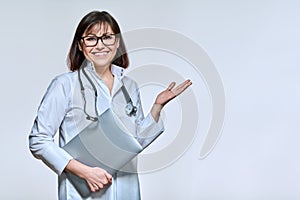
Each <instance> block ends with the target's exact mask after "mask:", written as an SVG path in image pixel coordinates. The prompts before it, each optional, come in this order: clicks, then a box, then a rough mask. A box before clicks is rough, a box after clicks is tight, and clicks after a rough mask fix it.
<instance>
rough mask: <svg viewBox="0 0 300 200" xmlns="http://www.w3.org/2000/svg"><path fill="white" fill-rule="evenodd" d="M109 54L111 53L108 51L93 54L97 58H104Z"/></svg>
mask: <svg viewBox="0 0 300 200" xmlns="http://www.w3.org/2000/svg"><path fill="white" fill-rule="evenodd" d="M108 53H109V52H108V51H101V52H92V54H93V55H95V56H104V55H107V54H108Z"/></svg>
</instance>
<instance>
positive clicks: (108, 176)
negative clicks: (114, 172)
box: [105, 172, 112, 183]
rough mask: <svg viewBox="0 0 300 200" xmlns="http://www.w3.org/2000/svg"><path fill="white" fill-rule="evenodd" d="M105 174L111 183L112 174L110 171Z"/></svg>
mask: <svg viewBox="0 0 300 200" xmlns="http://www.w3.org/2000/svg"><path fill="white" fill-rule="evenodd" d="M105 176H106V178H107V180H108V182H110V183H111V182H112V176H111V175H110V174H109V173H107V172H105Z"/></svg>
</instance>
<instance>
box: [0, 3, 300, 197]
mask: <svg viewBox="0 0 300 200" xmlns="http://www.w3.org/2000/svg"><path fill="white" fill-rule="evenodd" d="M94 9H99V10H108V11H110V12H111V14H112V15H113V16H114V17H115V18H116V19H117V21H118V22H119V24H120V25H121V28H122V30H123V31H129V30H132V29H136V28H142V27H160V28H167V29H171V30H175V31H178V32H179V33H181V34H184V35H186V36H188V37H190V38H191V39H192V40H194V41H195V42H196V43H198V44H199V45H200V46H202V47H203V48H204V49H205V50H206V51H207V53H208V55H209V56H210V58H211V59H212V60H213V62H214V64H215V65H216V67H217V69H218V71H219V73H220V75H221V77H222V79H223V83H224V87H225V94H226V119H225V124H224V128H223V132H222V136H221V138H220V140H219V142H218V143H217V145H216V147H215V148H214V150H213V151H212V153H211V154H210V155H209V156H208V157H206V158H205V159H203V160H199V159H198V157H199V152H200V147H201V144H202V142H203V134H202V133H204V131H200V130H205V129H206V128H207V127H208V125H207V124H208V122H209V119H207V118H209V114H210V112H211V111H210V110H209V109H208V108H206V107H209V100H208V97H209V95H208V94H207V91H205V87H203V83H202V80H200V79H197V80H193V81H194V82H195V85H194V86H193V89H192V90H193V91H194V92H195V93H196V92H197V91H198V90H200V91H202V94H201V95H202V96H203V101H201V100H200V99H198V104H199V108H203V109H202V111H203V112H202V113H199V119H203V121H201V120H200V125H199V134H198V136H197V138H195V141H194V142H193V144H192V146H191V147H190V148H189V149H188V150H187V151H186V152H185V154H184V155H183V157H181V158H180V159H179V160H177V162H175V163H173V164H172V165H170V166H168V167H166V168H164V169H161V170H159V171H156V172H153V173H146V174H141V185H142V196H143V199H144V200H153V199H158V200H160V199H166V197H169V198H170V199H176V200H177V199H178V200H181V199H192V200H194V199H195V200H196V199H197V200H198V199H205V200H221V199H222V200H224V199H225V200H241V199H243V200H248V199H249V200H250V199H251V200H262V199H264V200H276V199H278V200H282V199H288V200H296V199H300V192H299V186H300V170H299V169H300V161H299V152H300V145H299V141H300V136H299V111H300V106H299V102H300V94H299V89H298V87H299V85H300V80H299V75H300V69H299V64H300V56H299V52H300V51H299V50H300V13H299V10H300V3H299V1H297V0H294V1H293V0H273V1H271V0H263V1H259V0H251V1H250V0H246V1H238V0H228V1H222V0H211V1H208V0H207V1H204V0H197V1H196V0H194V1H171V0H169V1H159V0H152V1H147V2H146V1H144V2H142V1H99V0H97V1H96V0H95V1H91V0H86V1H79V0H63V1H58V0H53V1H50V0H48V1H45V0H39V1H37V0H27V1H20V0H19V1H14V0H12V1H7V2H5V1H2V2H1V8H0V11H1V12H0V22H1V29H0V34H1V50H0V51H1V54H0V55H1V72H2V73H1V79H0V81H1V84H0V91H1V100H0V101H1V104H0V108H1V120H0V121H1V145H0V154H1V170H0V177H1V183H0V188H1V192H0V198H1V199H37V200H40V199H43V200H45V199H56V198H57V194H56V192H57V191H56V182H57V181H56V175H55V174H54V173H53V172H52V171H50V170H49V169H48V168H47V167H45V165H43V164H42V163H41V162H39V161H38V160H36V159H34V158H33V157H32V155H31V154H30V152H29V150H28V144H27V143H28V140H27V137H28V133H29V131H30V128H31V126H32V122H33V119H34V117H35V114H36V110H37V107H38V105H39V102H40V100H41V98H42V95H43V93H44V92H45V90H46V87H47V86H48V84H49V82H50V80H51V79H52V78H53V77H54V76H56V75H57V74H60V73H63V72H66V71H67V67H66V64H65V63H66V62H65V60H66V55H67V52H68V49H69V46H70V42H71V40H72V37H73V34H74V31H75V28H76V26H77V24H78V22H79V20H80V19H81V18H82V17H83V16H84V15H85V14H86V13H87V12H89V11H91V10H94ZM147 39H156V38H147ZM174 42H176V41H174ZM155 53H157V52H155ZM155 53H154V54H153V55H155ZM154 57H155V56H154ZM132 59H136V60H135V61H132V63H134V62H137V63H141V64H142V63H143V62H142V57H140V58H139V57H138V56H134V55H133V56H132ZM139 59H140V60H139ZM157 62H158V61H157ZM163 64H164V63H163ZM191 76H192V75H191ZM157 89H158V88H156V90H157ZM202 89H203V90H202ZM149 92H151V89H150V88H149V87H146V89H144V90H143V91H142V93H145V98H143V99H144V103H145V110H147V108H148V107H149V105H151V102H150V100H149V99H148V98H147V93H149ZM153 98H154V97H153ZM151 100H152V99H151ZM172 106H173V107H174V109H170V108H172ZM179 111H180V106H178V103H176V101H175V103H173V104H171V105H170V106H169V108H168V110H166V111H165V115H166V120H167V126H169V127H170V123H171V122H170V121H172V120H170V118H168V117H167V116H168V115H169V116H174V114H175V115H176V114H177V116H178V113H180V112H179ZM172 112H176V113H174V114H173V113H172ZM168 113H169V114H168ZM205 116H207V117H206V118H205ZM205 119H206V120H205ZM174 120H180V116H178V118H176V119H174ZM173 128H174V127H173ZM175 128H178V127H175ZM169 130H170V129H169ZM170 134H172V133H170V131H169V132H167V135H169V136H166V137H165V138H162V139H161V140H160V141H158V143H157V144H156V146H155V144H154V146H153V149H152V151H155V148H162V147H163V146H161V145H162V144H164V142H165V141H167V139H168V138H169V139H170V138H172V137H173V136H170ZM162 141H164V142H162ZM150 150H151V149H150Z"/></svg>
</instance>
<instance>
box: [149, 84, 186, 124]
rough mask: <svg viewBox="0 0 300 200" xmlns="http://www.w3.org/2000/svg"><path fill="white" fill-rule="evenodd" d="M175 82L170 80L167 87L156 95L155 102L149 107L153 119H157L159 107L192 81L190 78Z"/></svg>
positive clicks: (178, 93)
mask: <svg viewBox="0 0 300 200" xmlns="http://www.w3.org/2000/svg"><path fill="white" fill-rule="evenodd" d="M175 85H176V83H175V82H172V83H171V84H170V85H169V87H168V88H167V89H166V90H164V91H162V92H161V93H159V94H158V95H157V97H156V100H155V103H154V105H153V107H152V109H151V114H152V117H153V118H154V120H155V121H158V118H159V115H160V111H161V109H162V108H163V107H164V106H165V105H166V104H167V103H168V102H169V101H171V100H172V99H174V98H175V97H176V96H178V95H180V94H181V93H182V92H183V91H185V90H186V89H187V88H188V87H189V86H190V85H192V82H191V81H190V80H186V81H184V82H182V83H181V84H179V85H178V86H176V87H175Z"/></svg>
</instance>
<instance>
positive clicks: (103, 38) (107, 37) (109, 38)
mask: <svg viewBox="0 0 300 200" xmlns="http://www.w3.org/2000/svg"><path fill="white" fill-rule="evenodd" d="M111 39H112V36H110V35H104V36H103V37H102V40H111Z"/></svg>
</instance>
